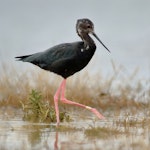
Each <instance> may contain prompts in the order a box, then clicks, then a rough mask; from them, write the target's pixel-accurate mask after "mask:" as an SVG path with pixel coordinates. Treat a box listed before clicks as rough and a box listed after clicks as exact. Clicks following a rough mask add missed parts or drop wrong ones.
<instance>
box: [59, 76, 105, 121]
mask: <svg viewBox="0 0 150 150" xmlns="http://www.w3.org/2000/svg"><path fill="white" fill-rule="evenodd" d="M65 88H66V79H64V80H63V81H62V83H61V98H60V99H61V101H62V102H63V103H66V104H70V105H76V106H80V107H82V108H86V109H89V110H90V111H91V112H93V113H94V114H95V115H96V116H97V117H98V118H99V119H104V116H102V115H101V114H100V113H99V112H98V111H97V110H96V109H95V108H91V107H89V106H85V105H83V104H80V103H76V102H73V101H70V100H67V99H66V98H65Z"/></svg>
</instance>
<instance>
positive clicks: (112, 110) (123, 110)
mask: <svg viewBox="0 0 150 150" xmlns="http://www.w3.org/2000/svg"><path fill="white" fill-rule="evenodd" d="M112 65H113V68H114V74H112V75H111V76H110V75H109V77H106V78H107V79H106V78H104V77H103V76H102V75H100V74H96V75H93V76H90V75H89V74H88V73H87V72H84V73H82V74H76V75H75V76H74V77H72V78H69V79H68V82H67V90H66V97H68V98H69V99H71V100H73V101H76V102H79V103H82V104H85V105H89V106H91V107H95V108H97V109H101V112H103V113H104V115H105V113H106V114H107V115H105V116H107V117H109V116H122V115H124V116H125V115H137V116H138V115H141V113H142V115H145V117H146V116H150V112H149V109H150V89H149V83H150V82H149V80H150V79H147V80H140V81H139V80H138V79H137V80H136V71H135V72H133V74H131V75H130V76H129V75H128V76H125V75H124V74H123V75H122V68H121V67H116V66H115V65H114V64H113V63H112ZM1 68H2V71H1V76H0V92H1V94H0V107H6V106H12V107H15V108H23V110H24V112H25V116H24V118H25V119H27V118H28V117H29V116H30V115H32V114H34V117H35V118H37V117H39V121H43V120H48V121H49V120H51V121H55V120H56V118H55V117H54V114H55V113H54V109H53V106H54V102H53V95H54V93H55V91H56V89H57V88H58V86H59V84H60V82H61V80H62V79H61V78H60V77H58V76H56V75H54V74H53V73H49V72H47V71H44V70H41V69H38V68H37V67H33V68H31V69H26V71H24V72H21V73H20V72H19V71H16V70H15V69H14V68H13V67H12V66H5V65H4V64H3V65H2V66H1ZM5 68H7V69H5ZM122 83H123V84H122ZM131 83H132V84H131ZM33 89H34V90H33ZM37 91H39V92H37ZM81 91H82V92H81ZM59 107H60V110H61V114H60V116H64V117H62V118H61V120H64V119H65V118H66V119H67V117H68V115H66V112H70V110H72V109H73V111H75V110H78V111H79V110H81V109H80V108H78V107H72V106H68V105H66V104H62V103H60V104H59ZM66 109H67V111H65V110H66ZM29 114H30V115H29ZM27 115H28V117H27ZM30 117H31V116H30ZM30 117H29V118H30ZM29 118H28V119H29Z"/></svg>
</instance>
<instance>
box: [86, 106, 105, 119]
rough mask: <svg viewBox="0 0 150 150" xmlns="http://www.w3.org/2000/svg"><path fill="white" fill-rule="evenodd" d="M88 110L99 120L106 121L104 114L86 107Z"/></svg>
mask: <svg viewBox="0 0 150 150" xmlns="http://www.w3.org/2000/svg"><path fill="white" fill-rule="evenodd" d="M86 109H89V110H90V111H92V112H93V113H94V114H95V115H96V116H97V117H98V118H99V119H105V117H104V116H103V115H102V114H100V113H99V112H98V111H97V110H96V109H95V108H92V107H89V106H86Z"/></svg>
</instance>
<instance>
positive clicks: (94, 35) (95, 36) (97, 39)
mask: <svg viewBox="0 0 150 150" xmlns="http://www.w3.org/2000/svg"><path fill="white" fill-rule="evenodd" d="M92 34H93V35H94V37H95V38H96V39H97V40H98V41H99V42H100V43H101V44H102V45H103V46H104V47H105V48H106V49H107V50H108V52H110V50H109V49H108V48H107V47H106V46H105V45H104V44H103V42H102V41H101V40H100V39H99V38H98V36H97V35H96V34H95V33H94V32H92Z"/></svg>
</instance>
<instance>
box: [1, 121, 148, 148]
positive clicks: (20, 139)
mask: <svg viewBox="0 0 150 150" xmlns="http://www.w3.org/2000/svg"><path fill="white" fill-rule="evenodd" d="M114 120H115V119H109V120H105V121H101V122H100V121H96V122H95V123H94V124H93V122H92V121H90V120H86V121H85V120H84V121H83V120H82V121H79V120H78V122H77V121H76V122H70V123H63V124H62V125H61V126H60V127H59V128H56V126H55V124H51V125H50V124H44V123H29V122H24V121H22V120H19V119H13V120H7V121H4V120H1V119H0V149H4V150H9V149H12V150H16V149H36V150H38V149H42V150H48V149H54V150H67V149H68V150H70V149H71V150H76V149H103V148H104V147H105V149H106V150H107V149H116V150H120V149H122V148H124V149H131V148H132V149H134V148H135V149H136V148H137V147H139V148H141V149H148V147H149V146H150V138H149V137H150V130H149V129H150V126H149V124H146V123H144V124H140V123H138V122H136V123H137V124H134V125H133V126H132V125H131V124H130V125H129V124H127V125H126V126H124V122H121V121H120V120H119V123H120V124H118V122H117V119H116V124H115V123H114ZM85 122H86V123H85ZM74 127H75V128H74ZM112 129H115V130H112ZM117 131H119V132H117ZM108 142H109V144H108Z"/></svg>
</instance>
